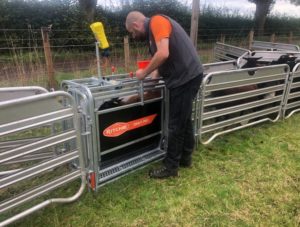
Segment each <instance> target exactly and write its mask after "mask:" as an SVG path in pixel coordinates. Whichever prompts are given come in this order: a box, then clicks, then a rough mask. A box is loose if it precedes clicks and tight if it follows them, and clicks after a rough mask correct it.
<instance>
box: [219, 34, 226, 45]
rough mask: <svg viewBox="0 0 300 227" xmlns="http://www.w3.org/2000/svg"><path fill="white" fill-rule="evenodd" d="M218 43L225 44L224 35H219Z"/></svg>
mask: <svg viewBox="0 0 300 227" xmlns="http://www.w3.org/2000/svg"><path fill="white" fill-rule="evenodd" d="M220 42H221V43H225V35H224V34H221V38H220Z"/></svg>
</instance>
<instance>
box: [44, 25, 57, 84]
mask: <svg viewBox="0 0 300 227" xmlns="http://www.w3.org/2000/svg"><path fill="white" fill-rule="evenodd" d="M50 30H51V28H50V27H42V28H41V31H42V39H43V47H44V54H45V59H46V65H47V73H48V79H49V88H56V87H57V82H56V80H55V78H54V68H53V62H52V54H51V48H50V41H49V32H50Z"/></svg>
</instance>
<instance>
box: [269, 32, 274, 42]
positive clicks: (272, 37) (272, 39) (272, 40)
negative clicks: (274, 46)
mask: <svg viewBox="0 0 300 227" xmlns="http://www.w3.org/2000/svg"><path fill="white" fill-rule="evenodd" d="M270 42H271V43H275V33H273V34H272V35H271V38H270Z"/></svg>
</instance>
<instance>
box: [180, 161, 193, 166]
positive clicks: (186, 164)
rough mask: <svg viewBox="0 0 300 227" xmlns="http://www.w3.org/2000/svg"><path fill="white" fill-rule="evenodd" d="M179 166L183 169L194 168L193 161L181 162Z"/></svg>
mask: <svg viewBox="0 0 300 227" xmlns="http://www.w3.org/2000/svg"><path fill="white" fill-rule="evenodd" d="M179 166H180V167H183V168H189V167H192V160H188V161H186V160H180V162H179Z"/></svg>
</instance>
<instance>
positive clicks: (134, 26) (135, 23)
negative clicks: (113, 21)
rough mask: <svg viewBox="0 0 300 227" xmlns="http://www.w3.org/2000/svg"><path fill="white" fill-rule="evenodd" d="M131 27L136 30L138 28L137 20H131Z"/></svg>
mask: <svg viewBox="0 0 300 227" xmlns="http://www.w3.org/2000/svg"><path fill="white" fill-rule="evenodd" d="M132 27H133V28H134V29H135V30H138V29H139V24H138V23H137V22H132Z"/></svg>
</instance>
